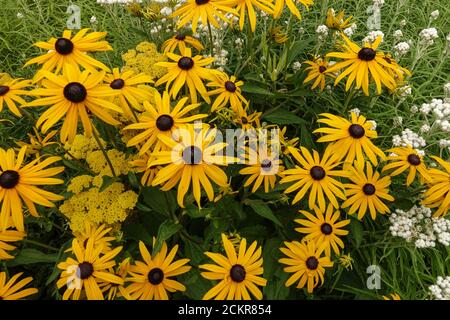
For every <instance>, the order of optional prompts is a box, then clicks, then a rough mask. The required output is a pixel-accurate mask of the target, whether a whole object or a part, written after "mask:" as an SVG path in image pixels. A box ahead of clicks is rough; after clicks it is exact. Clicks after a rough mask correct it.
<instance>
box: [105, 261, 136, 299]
mask: <svg viewBox="0 0 450 320" xmlns="http://www.w3.org/2000/svg"><path fill="white" fill-rule="evenodd" d="M129 269H130V258H126V259H125V260H123V261H122V262H121V263H120V264H119V265H118V266H117V267H116V269H115V271H114V269H110V272H111V273H114V274H115V275H116V276H118V277H120V278H122V279H123V281H124V282H125V279H126V277H127V274H128V271H129ZM99 286H100V289H101V290H102V292H103V293H107V295H106V299H107V300H114V299H115V298H116V297H125V298H128V297H129V295H128V293H127V292H126V290H125V287H124V286H123V285H120V284H117V283H112V282H104V283H99Z"/></svg>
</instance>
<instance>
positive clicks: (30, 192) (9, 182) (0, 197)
mask: <svg viewBox="0 0 450 320" xmlns="http://www.w3.org/2000/svg"><path fill="white" fill-rule="evenodd" d="M26 149H27V148H26V147H22V148H21V149H20V151H19V152H18V154H17V158H16V154H15V152H14V149H8V150H4V149H2V148H0V202H1V203H2V209H1V213H0V228H1V229H6V228H7V227H8V224H9V222H10V220H9V219H10V218H12V224H13V225H14V227H15V228H16V229H17V230H19V231H24V225H23V209H22V201H23V202H24V203H25V205H26V206H27V207H28V210H29V212H30V214H31V215H33V216H35V217H38V216H39V214H38V212H37V210H36V207H35V203H36V204H39V205H42V206H45V207H54V206H55V205H54V204H53V203H52V201H59V200H63V199H64V197H62V196H59V195H56V194H54V193H51V192H48V191H45V190H43V189H40V188H38V186H42V185H55V184H62V183H64V181H63V180H61V179H56V178H53V177H54V176H56V175H57V174H59V173H61V172H63V171H64V167H54V168H46V167H48V166H49V165H51V164H53V163H55V162H57V161H59V160H61V158H59V157H49V158H47V159H45V160H43V161H41V162H39V161H38V160H34V161H32V162H30V163H28V164H25V165H23V164H24V163H23V162H24V158H25V154H26ZM22 165H23V166H22Z"/></svg>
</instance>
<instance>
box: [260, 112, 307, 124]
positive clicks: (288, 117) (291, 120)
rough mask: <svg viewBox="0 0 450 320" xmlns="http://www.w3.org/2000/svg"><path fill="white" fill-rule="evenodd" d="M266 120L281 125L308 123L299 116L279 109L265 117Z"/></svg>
mask: <svg viewBox="0 0 450 320" xmlns="http://www.w3.org/2000/svg"><path fill="white" fill-rule="evenodd" d="M264 119H266V120H267V121H270V122H272V123H275V124H279V125H285V124H305V123H306V121H305V120H303V119H302V118H300V117H299V116H297V115H295V114H293V113H292V112H289V111H287V110H284V109H278V110H276V111H274V112H272V113H269V114H268V115H266V116H264Z"/></svg>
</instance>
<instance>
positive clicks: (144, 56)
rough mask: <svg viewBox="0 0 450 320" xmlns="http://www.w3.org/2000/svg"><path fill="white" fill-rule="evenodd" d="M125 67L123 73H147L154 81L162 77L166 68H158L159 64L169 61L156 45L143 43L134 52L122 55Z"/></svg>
mask: <svg viewBox="0 0 450 320" xmlns="http://www.w3.org/2000/svg"><path fill="white" fill-rule="evenodd" d="M122 59H123V61H125V65H124V67H123V70H122V71H123V72H125V71H128V70H131V71H133V72H134V73H135V74H140V73H145V74H146V75H149V76H150V77H151V78H152V79H153V80H155V79H158V78H160V77H162V76H163V75H164V74H165V71H166V68H163V67H159V66H156V65H155V64H156V63H157V62H161V61H167V58H166V56H165V55H164V54H162V53H160V52H158V50H157V48H156V45H155V44H154V43H151V42H146V41H144V42H141V43H139V44H138V45H137V46H136V49H135V50H134V49H133V50H128V51H127V52H126V53H124V54H123V55H122Z"/></svg>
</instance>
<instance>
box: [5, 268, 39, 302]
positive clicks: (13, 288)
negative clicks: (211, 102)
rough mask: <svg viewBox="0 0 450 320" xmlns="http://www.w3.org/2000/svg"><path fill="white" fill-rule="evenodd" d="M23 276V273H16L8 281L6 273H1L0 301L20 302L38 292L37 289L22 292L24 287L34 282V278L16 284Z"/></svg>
mask: <svg viewBox="0 0 450 320" xmlns="http://www.w3.org/2000/svg"><path fill="white" fill-rule="evenodd" d="M22 274H23V272H19V273H16V274H15V275H14V276H13V277H12V278H11V279H9V280H8V281H6V279H7V278H6V272H0V300H20V299H23V298H25V297H28V296H31V295H33V294H35V293H37V292H38V289H36V288H28V289H24V290H22V288H23V287H25V286H26V285H27V284H29V283H30V282H31V281H33V278H32V277H27V278H24V279H22V280H20V281H19V282H17V283H16V281H17V280H18V279H19V278H20V276H22Z"/></svg>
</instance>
